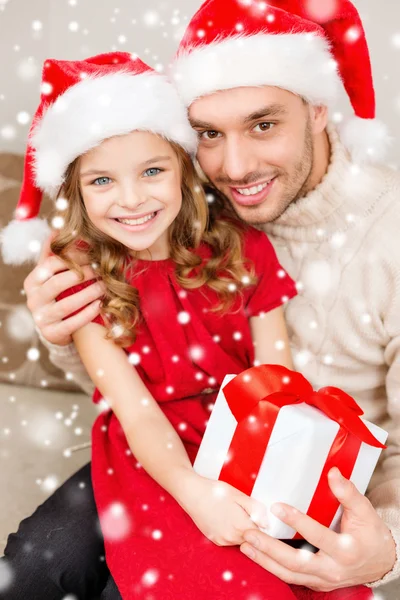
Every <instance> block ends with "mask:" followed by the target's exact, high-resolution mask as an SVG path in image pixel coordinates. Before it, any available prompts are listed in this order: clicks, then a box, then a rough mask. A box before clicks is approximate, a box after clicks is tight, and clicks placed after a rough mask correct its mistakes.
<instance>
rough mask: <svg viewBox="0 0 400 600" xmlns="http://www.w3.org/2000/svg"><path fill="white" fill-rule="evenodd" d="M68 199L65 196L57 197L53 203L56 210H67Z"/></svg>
mask: <svg viewBox="0 0 400 600" xmlns="http://www.w3.org/2000/svg"><path fill="white" fill-rule="evenodd" d="M68 204H69V203H68V200H67V199H66V198H57V200H56V202H55V205H56V209H57V210H67V208H68Z"/></svg>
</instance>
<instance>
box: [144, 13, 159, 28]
mask: <svg viewBox="0 0 400 600" xmlns="http://www.w3.org/2000/svg"><path fill="white" fill-rule="evenodd" d="M159 21H160V15H159V14H158V12H156V11H155V10H148V11H147V12H146V13H144V15H143V22H144V24H145V25H147V27H154V26H155V25H158V23H159Z"/></svg>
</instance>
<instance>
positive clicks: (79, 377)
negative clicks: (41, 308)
mask: <svg viewBox="0 0 400 600" xmlns="http://www.w3.org/2000/svg"><path fill="white" fill-rule="evenodd" d="M94 281H95V280H94V279H93V280H90V281H85V282H82V283H79V284H78V285H75V286H73V287H71V288H69V289H68V290H65V292H62V293H61V294H59V296H57V300H61V299H62V298H66V297H67V296H71V295H72V294H76V293H77V292H79V291H80V290H83V289H84V288H86V287H88V286H89V285H91V284H92V283H94ZM83 308H85V307H84V306H83V307H82V309H81V310H83ZM78 312H79V310H77V311H75V312H74V313H71V314H70V315H68V316H69V317H71V316H72V315H75V314H77V313H78ZM67 318H68V317H67ZM93 322H94V323H99V325H103V326H104V322H103V319H102V318H101V317H100V315H98V316H97V317H95V318H94V319H93ZM38 333H39V337H40V339H41V341H42V342H43V344H44V345H45V346H46V348H47V349H48V351H49V358H50V360H51V362H52V363H53V365H55V366H56V367H58V368H59V369H61V370H62V371H64V372H65V373H69V374H70V376H71V377H72V379H73V380H74V381H75V382H76V383H77V384H78V385H79V386H80V387H81V388H82V389H83V391H84V392H86V393H87V394H89V395H90V396H92V395H93V391H94V385H93V383H92V380H91V379H90V377H89V375H88V373H87V371H86V369H85V367H84V365H83V363H82V361H81V358H80V356H79V353H78V351H77V349H76V347H75V344H74V343H71V344H68V345H67V346H58V345H56V344H51V343H50V342H48V341H47V340H46V339H45V338H44V337H43V335H42V334H41V332H40V331H39V330H38Z"/></svg>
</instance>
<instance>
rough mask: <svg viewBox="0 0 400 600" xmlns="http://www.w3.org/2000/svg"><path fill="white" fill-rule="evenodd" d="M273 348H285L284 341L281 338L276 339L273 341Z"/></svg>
mask: <svg viewBox="0 0 400 600" xmlns="http://www.w3.org/2000/svg"><path fill="white" fill-rule="evenodd" d="M275 348H276V349H277V350H283V349H284V348H285V342H284V341H283V340H277V341H276V342H275Z"/></svg>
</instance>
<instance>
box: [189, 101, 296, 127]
mask: <svg viewBox="0 0 400 600" xmlns="http://www.w3.org/2000/svg"><path fill="white" fill-rule="evenodd" d="M287 112H288V111H287V109H286V106H284V105H283V104H269V105H268V106H263V107H262V108H259V109H258V110H256V111H254V112H252V113H250V114H249V115H247V117H245V118H244V119H243V122H244V123H249V122H250V121H256V120H257V119H262V118H265V117H267V118H268V117H282V116H283V115H286V114H287ZM189 120H190V124H191V126H192V127H193V128H194V129H208V130H211V131H213V130H216V127H215V125H213V124H212V123H208V122H207V121H199V120H197V119H189Z"/></svg>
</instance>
